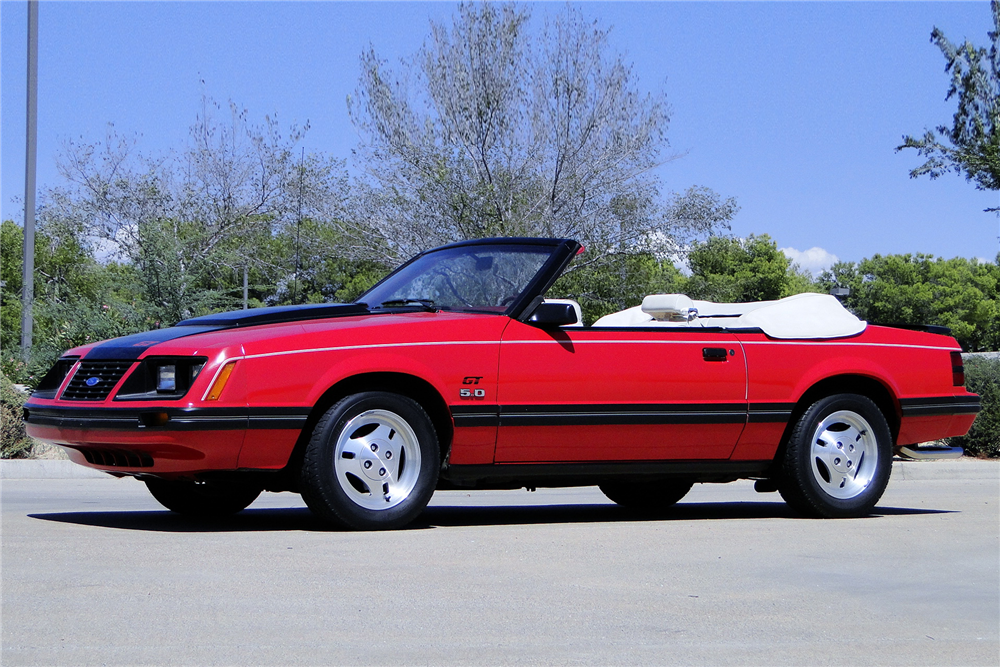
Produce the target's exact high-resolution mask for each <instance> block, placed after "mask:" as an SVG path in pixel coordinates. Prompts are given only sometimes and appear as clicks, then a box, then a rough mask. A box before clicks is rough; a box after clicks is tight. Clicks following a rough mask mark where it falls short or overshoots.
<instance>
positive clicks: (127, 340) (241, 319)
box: [86, 303, 368, 361]
mask: <svg viewBox="0 0 1000 667" xmlns="http://www.w3.org/2000/svg"><path fill="white" fill-rule="evenodd" d="M367 313H368V308H367V307H366V306H365V305H364V304H361V303H314V304H305V305H301V306H274V307H270V308H251V309H249V310H233V311H229V312H228V313H216V314H214V315H203V316H201V317H192V318H191V319H188V320H184V321H182V322H178V323H177V326H174V327H169V328H166V329H156V330H154V331H146V332H144V333H137V334H132V335H131V336H123V337H122V338H113V339H112V340H107V341H104V342H103V343H98V344H97V345H96V346H95V347H94V348H92V349H91V350H90V352H88V353H87V355H86V359H87V360H88V361H89V360H100V359H121V360H125V361H135V360H136V359H138V358H139V356H140V355H142V353H143V352H145V351H146V350H148V349H149V348H151V347H153V346H154V345H159V344H160V343H166V342H167V341H170V340H175V339H177V338H184V337H185V336H195V335H197V334H203V333H209V332H212V331H221V330H223V329H235V328H240V327H252V326H260V325H263V324H279V323H282V322H302V321H305V320H318V319H329V318H333V317H348V316H350V315H364V314H367Z"/></svg>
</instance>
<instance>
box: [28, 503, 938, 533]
mask: <svg viewBox="0 0 1000 667" xmlns="http://www.w3.org/2000/svg"><path fill="white" fill-rule="evenodd" d="M953 511H954V510H936V509H915V508H904V507H876V508H875V512H874V513H873V514H872V515H871V516H870V517H866V519H876V518H881V517H885V516H903V515H920V514H949V513H952V512H953ZM28 516H29V517H30V518H32V519H39V520H42V521H55V522H58V523H68V524H76V525H82V526H93V527H98V528H117V529H121V530H140V531H153V532H167V533H225V532H246V531H260V532H269V531H292V530H298V531H310V532H325V531H334V532H336V531H338V530H340V529H338V528H336V527H333V526H330V525H329V524H327V523H325V522H323V521H322V520H321V519H319V518H317V517H316V516H315V515H313V514H312V513H311V512H310V511H309V510H308V509H306V508H304V507H293V508H261V509H253V508H250V509H247V510H244V511H242V512H240V513H239V514H236V515H233V516H230V517H223V518H215V519H192V518H189V517H184V516H181V515H178V514H174V513H173V512H168V511H166V510H160V511H130V512H120V511H117V512H55V513H49V514H29V515H28ZM801 518H802V517H801V516H799V515H797V514H795V513H794V512H793V511H792V510H791V509H790V508H789V507H788V506H787V505H785V504H784V503H777V502H730V503H683V502H682V503H678V504H677V505H675V506H673V507H671V508H669V509H668V510H665V511H663V512H661V513H658V514H650V513H647V512H636V511H633V510H629V509H626V508H623V507H618V506H617V505H611V504H580V505H564V504H561V505H500V506H495V505H433V506H431V507H428V508H427V509H426V510H424V512H423V514H421V515H420V516H419V517H417V519H416V520H415V521H414V522H413V523H411V524H410V525H409V526H407V527H406V528H403V530H426V529H429V528H451V527H461V526H514V525H537V524H568V523H617V522H659V523H665V522H671V521H718V520H738V519H801Z"/></svg>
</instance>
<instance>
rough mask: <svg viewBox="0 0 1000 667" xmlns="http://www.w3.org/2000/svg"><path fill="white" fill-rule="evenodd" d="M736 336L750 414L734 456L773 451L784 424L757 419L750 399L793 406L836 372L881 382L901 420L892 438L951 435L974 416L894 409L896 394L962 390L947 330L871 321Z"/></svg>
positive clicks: (762, 455)
mask: <svg viewBox="0 0 1000 667" xmlns="http://www.w3.org/2000/svg"><path fill="white" fill-rule="evenodd" d="M738 338H739V339H740V342H741V343H742V344H743V348H744V351H745V355H746V360H747V379H748V389H747V392H748V396H747V397H748V400H749V403H750V411H751V418H750V423H749V424H748V425H747V429H746V430H745V431H744V434H743V436H742V437H741V439H740V442H739V444H738V445H737V448H736V450H735V451H734V453H733V458H734V459H743V460H760V459H767V458H772V457H773V456H774V454H775V451H776V449H777V446H778V444H779V442H780V440H781V437H782V435H783V433H784V432H785V428H786V427H787V426H788V421H787V420H785V421H759V422H756V423H755V421H754V414H753V413H754V407H755V405H756V406H758V407H759V406H771V407H774V408H775V409H778V407H779V406H781V409H784V410H791V409H792V408H794V406H795V405H796V404H797V403H798V402H799V401H800V399H801V398H802V397H803V395H804V394H806V392H807V391H808V390H809V389H810V388H812V387H814V386H815V385H816V384H818V383H820V382H822V381H823V380H827V379H830V378H836V377H839V376H847V375H853V376H862V377H865V378H870V379H872V380H875V381H876V382H878V383H880V384H881V385H882V386H883V387H885V389H886V390H887V391H888V393H889V394H890V395H891V397H892V400H893V409H894V410H895V415H894V417H895V419H896V420H898V421H899V423H900V429H899V436H898V439H897V442H898V444H911V443H915V442H922V441H926V440H932V439H936V438H941V437H946V436H948V435H955V434H956V433H955V431H956V429H959V430H960V429H962V428H963V425H964V428H965V429H968V426H969V425H971V423H972V420H971V417H972V415H958V416H952V415H938V416H930V417H904V416H903V413H902V411H901V409H900V400H905V399H921V398H931V397H940V396H957V395H966V394H968V392H966V391H965V390H964V388H962V387H954V386H953V384H952V372H951V356H950V355H951V352H953V351H960V349H961V348H960V347H959V345H958V343H956V342H955V340H954V339H952V338H950V337H948V336H940V335H935V334H928V333H923V332H917V331H907V330H902V329H892V328H888V327H878V326H869V327H868V328H867V329H866V331H865V332H863V333H862V334H860V335H858V336H853V337H851V338H844V339H833V340H808V341H806V340H776V339H772V338H769V337H768V336H766V335H765V334H762V333H760V334H757V333H741V334H738ZM891 417H892V416H891ZM889 421H890V422H892V421H893V419H890V420H889Z"/></svg>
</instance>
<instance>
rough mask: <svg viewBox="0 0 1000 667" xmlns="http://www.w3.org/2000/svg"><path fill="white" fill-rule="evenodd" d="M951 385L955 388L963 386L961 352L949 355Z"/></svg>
mask: <svg viewBox="0 0 1000 667" xmlns="http://www.w3.org/2000/svg"><path fill="white" fill-rule="evenodd" d="M951 383H952V384H953V385H955V386H956V387H964V386H965V364H964V363H963V362H962V353H961V352H952V353H951Z"/></svg>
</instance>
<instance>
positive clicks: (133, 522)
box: [0, 461, 1000, 665]
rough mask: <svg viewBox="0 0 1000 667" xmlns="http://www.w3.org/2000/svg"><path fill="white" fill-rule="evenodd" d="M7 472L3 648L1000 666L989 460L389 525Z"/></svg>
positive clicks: (490, 508)
mask: <svg viewBox="0 0 1000 667" xmlns="http://www.w3.org/2000/svg"><path fill="white" fill-rule="evenodd" d="M942 463H948V464H949V466H951V468H948V466H945V467H941V468H936V469H935V468H928V467H926V466H928V465H939V464H942ZM915 465H920V466H924V467H921V468H914V467H913V466H915ZM957 465H965V466H971V467H965V468H954V466H957ZM50 467H51V466H50ZM947 469H951V470H952V472H947ZM3 470H4V471H6V472H4V474H3V479H2V481H0V499H2V634H0V639H2V655H0V660H2V664H3V665H167V664H170V665H173V664H189V665H231V664H241V665H242V664H248V665H249V664H263V665H341V664H343V665H397V664H398V665H414V664H431V665H437V664H442V665H451V664H514V665H533V664H560V665H562V664H601V665H605V664H607V665H620V664H621V665H624V664H628V665H632V664H650V665H658V664H662V665H673V664H708V665H723V664H725V665H764V664H773V665H783V664H795V665H806V664H809V665H861V664H880V665H997V664H1000V511H998V510H1000V476H998V474H997V473H998V471H1000V466H998V465H997V463H996V462H975V461H973V462H965V461H959V462H938V463H935V464H929V463H919V464H903V465H897V466H896V467H895V470H894V475H893V479H892V480H891V481H890V483H889V488H888V490H887V491H886V494H885V496H884V497H883V499H882V502H881V503H880V504H879V506H878V507H877V508H876V513H875V515H873V516H871V517H868V518H864V519H851V520H814V519H799V518H796V517H795V516H794V515H793V514H792V513H791V512H790V511H789V510H788V509H787V508H786V506H785V505H784V504H783V503H782V502H781V500H780V498H779V497H778V496H777V495H776V494H756V493H754V491H753V488H752V484H751V483H749V482H736V483H733V484H727V485H698V486H696V487H695V489H694V490H693V491H692V492H691V493H690V494H689V496H688V497H687V498H685V499H684V500H683V501H682V502H681V503H680V504H679V505H677V507H676V508H675V509H674V511H673V512H671V513H670V514H669V515H666V516H665V517H663V518H660V519H656V520H651V519H648V518H643V517H637V516H634V515H631V514H629V513H628V512H626V511H624V510H622V509H620V508H618V507H616V506H614V505H612V504H610V503H609V502H608V501H607V500H606V499H605V498H604V496H603V495H602V494H601V493H600V491H599V490H598V489H596V488H592V487H591V488H583V489H564V490H545V489H540V490H538V491H537V492H534V493H528V492H527V491H503V492H469V493H463V492H439V493H437V494H436V495H435V496H434V499H433V500H432V503H431V506H430V507H429V508H428V510H427V511H426V512H425V514H424V515H423V516H422V517H421V518H420V519H419V520H418V521H417V522H416V523H415V524H414V525H413V526H412V527H411V528H409V529H406V530H401V531H395V532H384V533H357V532H342V531H337V530H331V529H328V528H327V527H325V526H324V525H322V524H321V523H319V522H318V521H317V520H316V519H314V518H313V517H312V516H311V514H310V513H309V512H308V510H307V509H305V507H304V506H303V505H302V503H301V500H300V499H299V497H298V496H295V495H292V494H264V495H263V496H262V497H261V498H260V499H259V500H258V501H257V502H256V503H254V505H252V506H251V507H250V508H249V509H248V510H246V511H245V512H243V513H241V514H239V515H237V516H235V517H233V518H230V519H226V520H222V521H215V522H210V523H199V522H193V521H189V520H186V519H183V518H181V517H178V516H176V515H173V514H171V513H169V512H167V511H165V510H163V509H162V508H161V507H160V506H159V505H158V504H157V503H156V502H155V501H154V500H153V499H152V498H151V497H150V496H149V494H148V493H147V492H146V490H145V487H144V485H142V484H141V483H138V482H136V481H134V480H131V479H121V480H118V479H113V478H110V477H103V478H81V477H78V478H63V479H54V478H48V479H43V478H37V477H36V478H33V479H26V478H24V477H23V476H22V477H21V478H14V477H16V475H14V477H12V474H13V473H11V472H10V468H9V467H8V466H6V465H5V466H4V468H3ZM935 470H937V471H938V472H937V474H935V472H934V471H935ZM908 471H912V472H910V474H908Z"/></svg>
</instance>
